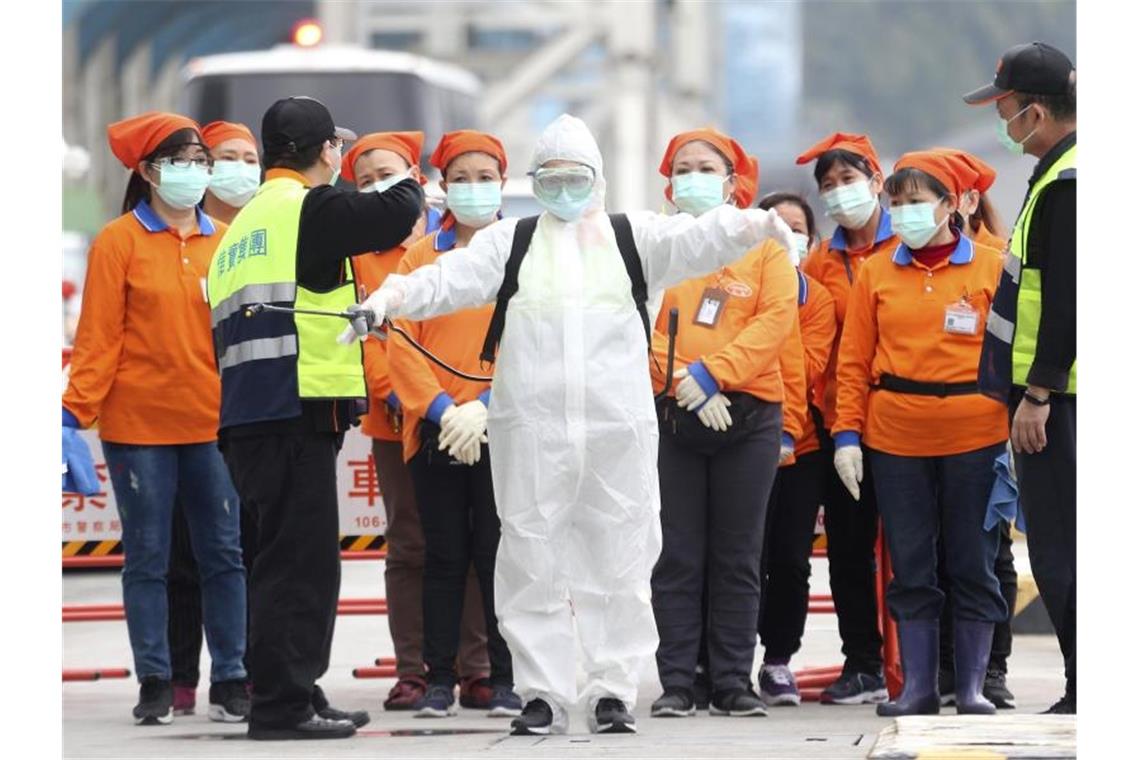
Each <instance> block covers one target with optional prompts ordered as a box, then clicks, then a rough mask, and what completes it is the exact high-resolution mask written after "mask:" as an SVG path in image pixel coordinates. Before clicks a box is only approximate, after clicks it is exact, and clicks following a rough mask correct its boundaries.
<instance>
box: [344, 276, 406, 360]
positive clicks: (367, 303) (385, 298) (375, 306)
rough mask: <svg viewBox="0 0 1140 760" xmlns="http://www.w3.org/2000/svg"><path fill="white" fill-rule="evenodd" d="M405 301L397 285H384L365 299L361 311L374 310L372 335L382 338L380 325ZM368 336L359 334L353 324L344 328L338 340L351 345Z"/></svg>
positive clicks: (402, 292)
mask: <svg viewBox="0 0 1140 760" xmlns="http://www.w3.org/2000/svg"><path fill="white" fill-rule="evenodd" d="M403 302H404V291H403V290H402V289H401V288H397V287H388V286H384V287H381V288H379V289H377V290H376V291H375V292H374V293H373V294H372V295H370V296H368V298H365V299H364V303H362V304H360V308H361V311H370V312H372V332H371V333H369V334H370V335H375V336H376V337H377V338H382V334H381V333H380V332H379V329H380V325H382V324H383V323H384V318H385V317H387V316H388V314H389V313H390V312H391V311H392V310H393V309H398V308H399V307H400V304H402V303H403ZM367 337H368V336H363V337H361V336H358V335H357V334H356V331H355V330H354V329H353V328H352V325H349V326H348V327H346V328H344V331H343V332H342V333H341V334H340V335H339V336H338V337H337V339H336V342H337V343H340V344H342V345H345V346H350V345H352V344H353V343H355V342H356V341H357V339H358V338H359V339H360V340H365V339H366V338H367Z"/></svg>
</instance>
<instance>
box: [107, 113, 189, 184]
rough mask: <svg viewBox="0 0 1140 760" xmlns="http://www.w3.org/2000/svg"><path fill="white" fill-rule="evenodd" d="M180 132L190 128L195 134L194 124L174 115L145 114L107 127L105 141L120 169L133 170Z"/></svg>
mask: <svg viewBox="0 0 1140 760" xmlns="http://www.w3.org/2000/svg"><path fill="white" fill-rule="evenodd" d="M180 129H192V130H194V131H195V132H197V133H198V134H201V133H202V128H201V127H199V126H198V122H196V121H194V120H193V119H190V118H187V117H185V116H182V115H180V114H176V113H165V112H163V111H147V112H146V113H141V114H139V115H138V116H132V117H130V118H129V119H123V120H122V121H116V122H115V123H114V124H108V125H107V142H108V143H110V145H111V152H112V153H114V154H115V158H117V159H119V160H120V161H121V162H122V163H123V166H125V167H127V168H128V169H131V170H133V169H134V168H135V167H136V166H138V165H139V161H142V160H143V158H145V157H146V156H149V155H150V154H151V153H153V152H154V149H155V148H157V147H158V146H159V144H160V143H161V142H162V141H163V140H165V139H166V138H168V137H170V136H171V135H172V134H174V133H175V132H177V131H179V130H180Z"/></svg>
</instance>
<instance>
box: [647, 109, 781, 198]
mask: <svg viewBox="0 0 1140 760" xmlns="http://www.w3.org/2000/svg"><path fill="white" fill-rule="evenodd" d="M695 140H702V141H704V142H707V143H708V144H710V145H712V146H713V147H714V148H716V149H717V150H719V151H720V152H721V153H723V154H724V155H725V156H726V157H727V158H728V160H729V161H731V162H732V172H733V174H735V175H736V190H735V191H734V192H733V193H732V197H733V200H735V201H736V205H737V206H738V207H739V208H748V207H749V206H751V205H752V201H753V200H754V199H755V198H756V190H757V189H758V188H759V187H760V162H759V161H757V160H756V157H755V156H750V155H748V154H747V153H746V152H745V151H744V148H743V147H741V145H740V143H738V142H737V141H736V140H733V139H732V138H731V137H729V136H728V135H726V134H724V133H723V132H718V131H717V130H715V129H713V128H711V127H705V128H704V129H693V130H690V131H688V132H682V133H681V134H679V135H675V136H674V137H673V139H672V140H670V141H669V144H668V145H667V146H666V147H665V156H664V157H663V158H662V159H661V166H659V167H657V171H659V172H661V176H663V177H672V176H673V159H674V158H675V157H676V156H677V151H679V150H680V149H681V147H682V146H684V145H687V144H689V143H691V142H693V141H695ZM665 197H666V198H668V199H669V200H673V185H672V184H669V185H666V186H665Z"/></svg>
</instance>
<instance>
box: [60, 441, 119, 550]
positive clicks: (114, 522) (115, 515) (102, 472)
mask: <svg viewBox="0 0 1140 760" xmlns="http://www.w3.org/2000/svg"><path fill="white" fill-rule="evenodd" d="M80 436H82V437H83V440H84V441H86V442H87V445H88V446H89V447H90V449H91V458H92V459H94V460H95V473H96V474H97V475H98V476H99V488H100V490H99V493H96V494H93V495H91V496H83V495H82V494H77V493H66V492H64V494H63V540H64V541H118V540H119V539H120V537H121V536H122V532H123V530H122V525H121V524H120V522H119V510H118V509H117V508H116V507H115V493H114V491H113V490H112V489H111V479H110V478H109V477H108V475H107V463H106V462H105V461H104V460H103V446H102V445H101V444H100V443H99V434H98V432H96V431H94V430H84V431H82V432H80Z"/></svg>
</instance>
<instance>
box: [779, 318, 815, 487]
mask: <svg viewBox="0 0 1140 760" xmlns="http://www.w3.org/2000/svg"><path fill="white" fill-rule="evenodd" d="M780 379H781V380H783V382H784V408H783V413H784V423H783V439H784V440H782V441H781V443H788V444H790V445H791V446H793V447H794V446H795V442H796V440H797V439H799V438H802V437H803V435H804V431H806V430H807V429H808V428H809V427H810V426H811V419H810V418H809V417H808V407H807V398H808V386H807V374H806V373H805V372H804V342H803V336H802V335H801V334H800V323H799V320H798V319H797V320H793V321H792V331H791V332H790V333H788V337H787V338H786V339H785V340H784V345H783V347H782V348H781V349H780ZM795 461H796V457H795V455H794V454H793V455H792V456H790V457H788V459H787V461H785V462H784V466H785V467H787V466H789V465H791V464H794V463H795Z"/></svg>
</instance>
